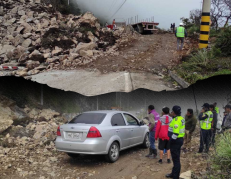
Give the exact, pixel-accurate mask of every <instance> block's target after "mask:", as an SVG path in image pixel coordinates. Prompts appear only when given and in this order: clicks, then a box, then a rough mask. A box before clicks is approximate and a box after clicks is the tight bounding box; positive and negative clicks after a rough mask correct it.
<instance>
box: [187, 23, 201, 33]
mask: <svg viewBox="0 0 231 179" xmlns="http://www.w3.org/2000/svg"><path fill="white" fill-rule="evenodd" d="M194 32H196V33H200V27H199V26H196V25H193V26H191V27H190V28H189V29H188V34H189V35H192V34H194Z"/></svg>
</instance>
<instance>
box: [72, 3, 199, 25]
mask: <svg viewBox="0 0 231 179" xmlns="http://www.w3.org/2000/svg"><path fill="white" fill-rule="evenodd" d="M76 1H77V2H78V4H79V6H80V8H81V9H84V11H91V12H93V13H94V14H95V16H97V17H98V18H100V19H101V20H104V21H108V23H111V21H112V18H111V19H110V17H111V16H112V15H113V14H114V13H115V12H116V11H117V9H119V7H120V6H121V5H122V4H123V2H124V1H125V0H76ZM201 1H202V0H127V1H126V3H125V4H124V6H123V7H122V8H121V9H120V11H119V12H118V13H117V14H116V15H115V16H114V18H115V19H116V20H117V21H123V19H126V20H127V19H128V18H130V17H133V19H135V16H136V15H138V16H139V19H146V18H151V17H152V16H154V17H155V22H159V23H160V25H159V27H161V28H169V27H170V24H171V23H173V22H175V23H176V25H178V24H179V23H180V18H181V17H188V16H189V12H190V10H193V9H198V8H201Z"/></svg>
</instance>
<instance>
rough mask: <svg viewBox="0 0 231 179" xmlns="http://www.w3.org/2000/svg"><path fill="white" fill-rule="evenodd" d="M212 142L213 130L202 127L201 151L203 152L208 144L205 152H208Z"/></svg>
mask: <svg viewBox="0 0 231 179" xmlns="http://www.w3.org/2000/svg"><path fill="white" fill-rule="evenodd" d="M210 143H211V130H204V129H201V135H200V148H199V151H200V152H203V150H204V145H205V146H206V151H205V152H208V151H209V145H210Z"/></svg>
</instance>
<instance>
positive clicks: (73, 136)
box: [67, 132, 81, 139]
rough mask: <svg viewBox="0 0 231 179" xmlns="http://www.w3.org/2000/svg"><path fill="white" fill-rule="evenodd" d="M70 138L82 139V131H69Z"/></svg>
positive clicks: (68, 136)
mask: <svg viewBox="0 0 231 179" xmlns="http://www.w3.org/2000/svg"><path fill="white" fill-rule="evenodd" d="M67 138H68V139H81V133H74V132H67Z"/></svg>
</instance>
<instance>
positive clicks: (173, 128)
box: [166, 106, 185, 179]
mask: <svg viewBox="0 0 231 179" xmlns="http://www.w3.org/2000/svg"><path fill="white" fill-rule="evenodd" d="M171 116H172V117H173V120H172V121H171V123H170V124H169V128H168V136H169V138H170V152H171V155H172V161H173V168H172V172H171V173H170V174H167V175H166V177H167V178H173V179H179V177H180V170H181V163H180V152H181V147H182V145H183V143H184V135H185V119H184V118H183V117H182V116H181V107H180V106H173V108H172V112H171Z"/></svg>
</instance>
